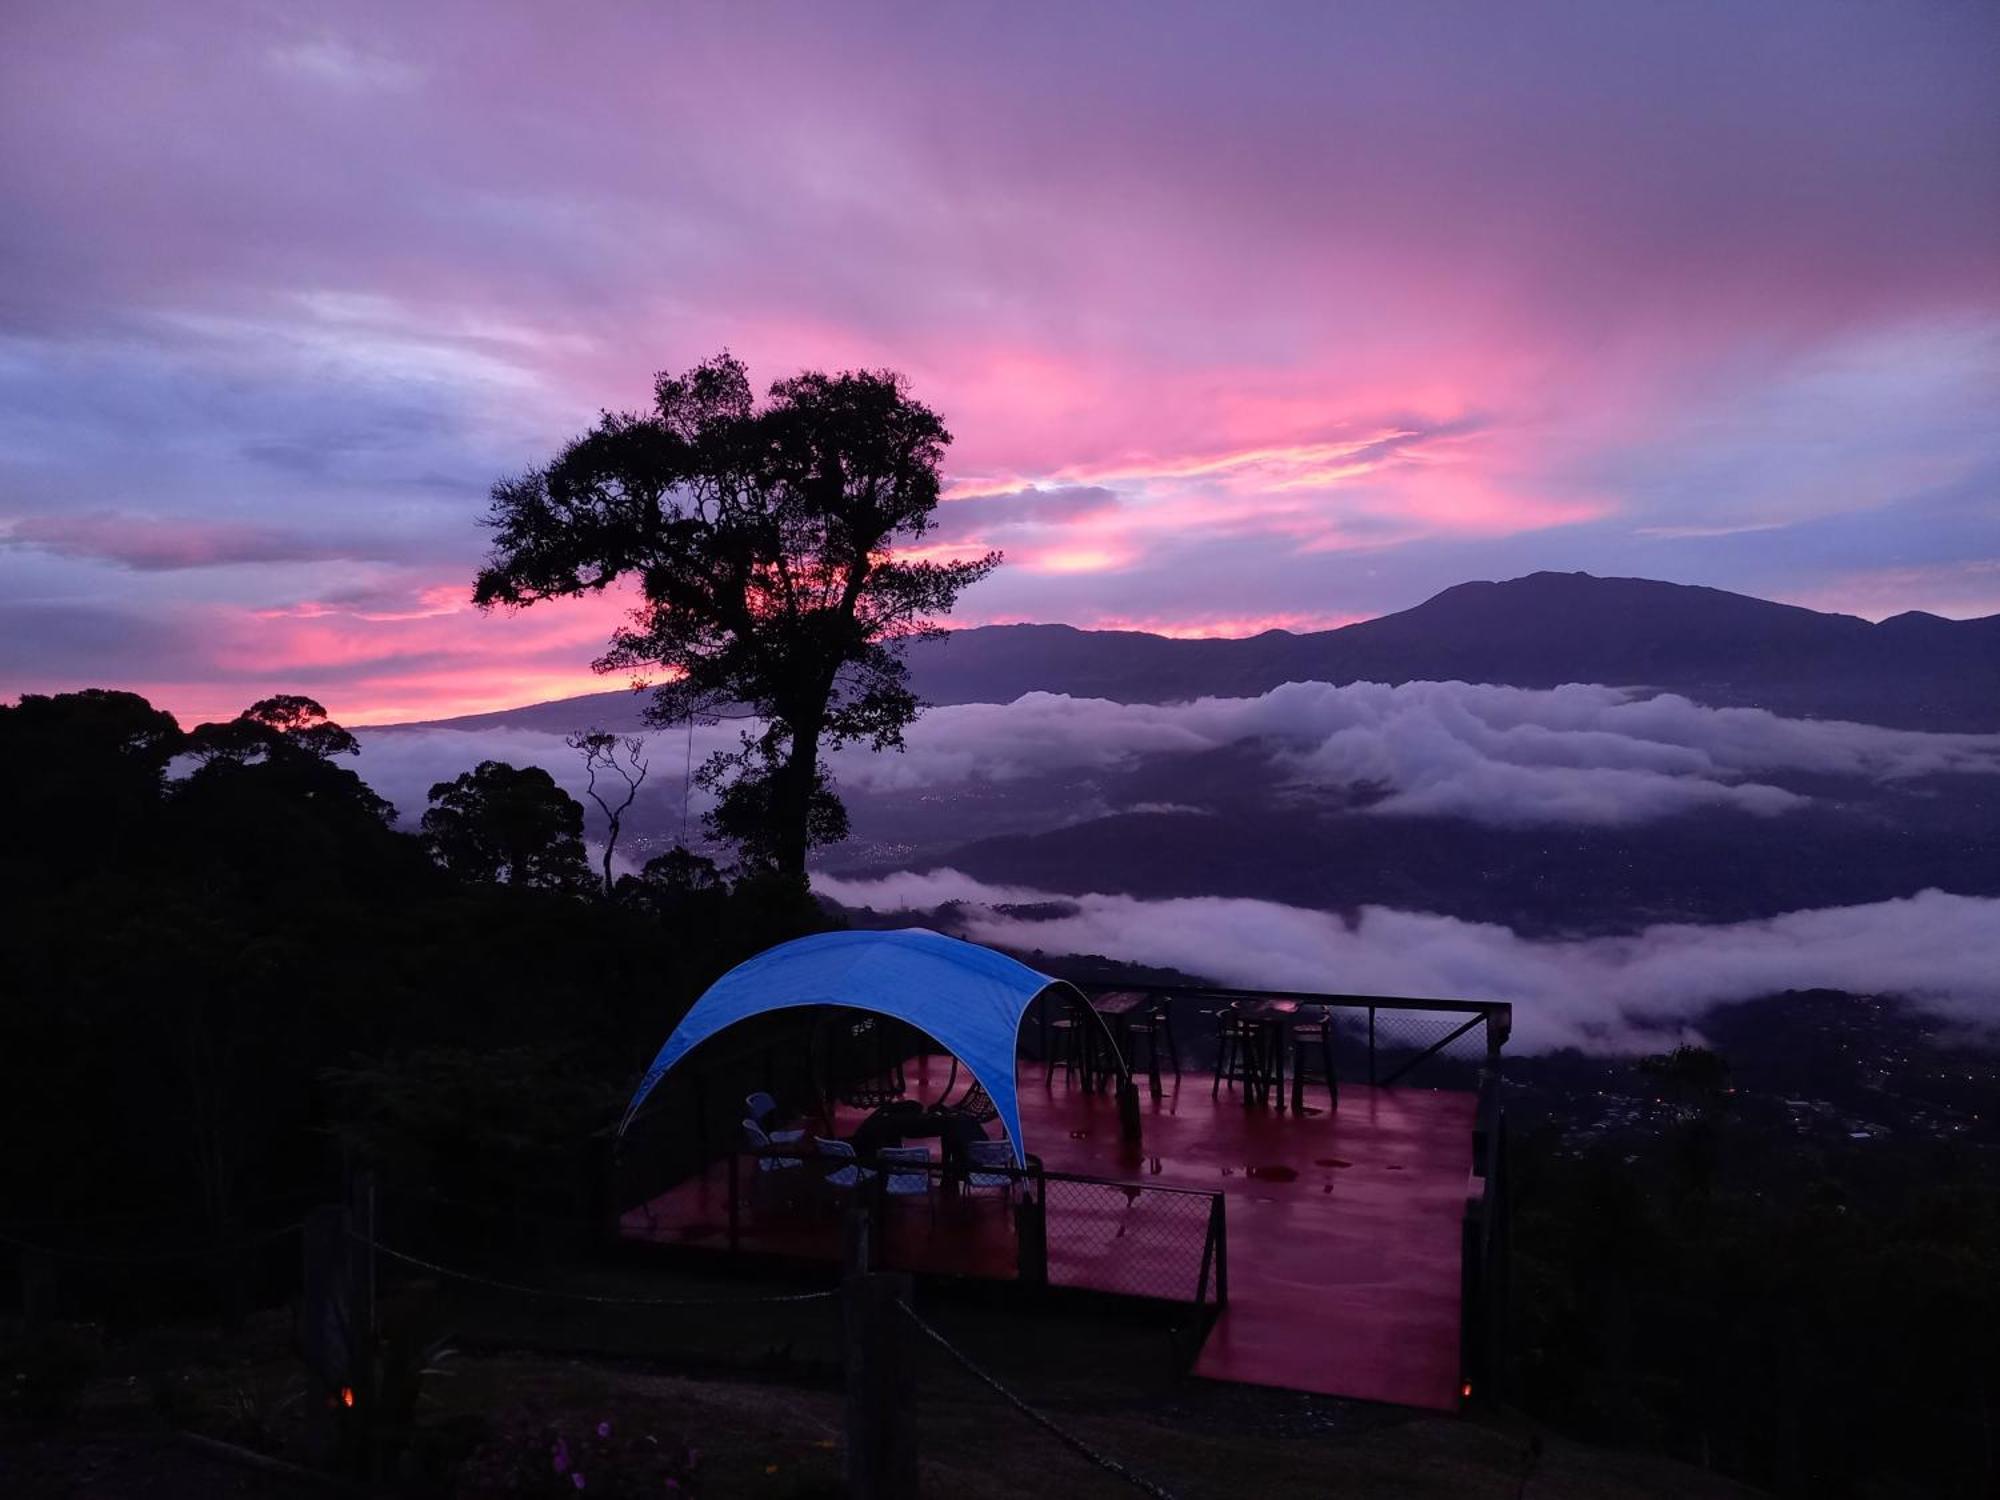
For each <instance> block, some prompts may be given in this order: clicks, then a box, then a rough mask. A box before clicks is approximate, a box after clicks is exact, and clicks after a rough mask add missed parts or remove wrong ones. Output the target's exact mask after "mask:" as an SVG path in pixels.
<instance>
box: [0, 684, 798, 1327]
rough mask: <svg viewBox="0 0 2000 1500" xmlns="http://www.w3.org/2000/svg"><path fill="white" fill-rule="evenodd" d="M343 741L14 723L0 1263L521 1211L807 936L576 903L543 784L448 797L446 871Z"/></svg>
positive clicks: (103, 717)
mask: <svg viewBox="0 0 2000 1500" xmlns="http://www.w3.org/2000/svg"><path fill="white" fill-rule="evenodd" d="M346 738H347V737H346V732H345V731H344V730H341V729H340V728H339V726H338V725H334V724H331V723H329V722H328V721H327V720H326V719H325V717H324V714H323V712H321V711H320V710H319V709H318V707H317V705H314V704H311V703H310V701H309V700H303V699H273V700H268V701H267V702H266V703H263V704H259V705H258V706H257V707H256V708H255V709H253V710H252V711H250V712H249V713H247V714H245V715H243V716H241V717H239V718H238V719H236V720H233V721H230V722H229V723H227V724H223V725H204V726H202V727H201V728H199V729H197V730H195V731H194V732H193V733H191V734H189V735H186V736H183V735H182V733H181V731H180V729H179V728H178V726H176V725H175V723H174V721H173V720H172V718H171V717H170V716H168V715H166V714H163V713H160V712H158V711H157V710H154V709H152V708H151V707H150V706H149V705H148V704H146V703H145V701H144V700H143V699H141V698H138V697H136V696H134V695H132V694H127V693H105V692H89V693H73V694H62V695H59V696H56V697H50V698H39V697H30V698H27V699H24V700H23V701H22V702H21V703H19V704H17V705H11V706H0V798H4V810H5V814H6V817H7V819H8V825H7V830H6V835H7V836H6V837H5V838H4V839H0V910H4V911H5V912H6V913H7V919H6V920H5V921H4V922H0V996H4V1003H0V1132H4V1137H5V1139H7V1140H8V1141H10V1142H13V1143H14V1149H10V1150H8V1151H6V1152H4V1153H0V1204H4V1205H5V1207H4V1209H0V1232H5V1233H9V1234H12V1235H14V1236H16V1237H18V1238H21V1239H27V1240H31V1241H34V1242H37V1243H40V1244H44V1245H51V1246H54V1247H57V1248H75V1249H89V1250H91V1251H102V1250H109V1251H112V1252H115V1253H118V1254H134V1255H141V1256H144V1255H148V1254H151V1253H153V1252H156V1251H160V1250H169V1251H171V1250H178V1249H182V1248H187V1247H193V1248H196V1249H199V1248H200V1247H202V1246H207V1245H221V1244H235V1243H238V1242H241V1241H244V1240H247V1239H251V1238H254V1237H255V1236H256V1235H258V1234H259V1233H262V1232H264V1231H266V1230H269V1229H271V1228H274V1227H276V1226H278V1225H281V1224H283V1223H285V1222H288V1221H290V1220H293V1219H296V1218H297V1217H298V1216H299V1214H300V1213H301V1212H302V1211H303V1210H304V1209H305V1208H306V1207H308V1206H310V1205H311V1204H313V1203H316V1202H324V1201H327V1200H329V1199H333V1198H338V1197H339V1196H340V1194H341V1191H342V1187H343V1182H344V1177H345V1170H346V1168H347V1167H348V1166H349V1165H350V1164H352V1163H355V1162H359V1161H367V1162H369V1163H371V1164H373V1165H374V1166H375V1167H376V1168H377V1171H378V1175H379V1176H380V1177H381V1178H382V1180H383V1183H384V1187H385V1190H387V1191H390V1192H395V1191H400V1190H403V1189H405V1188H418V1189H421V1190H423V1191H426V1192H436V1193H440V1194H447V1195H453V1196H459V1197H464V1198H470V1199H479V1198H492V1197H496V1196H497V1197H499V1198H500V1199H501V1200H502V1201H500V1202H499V1203H498V1204H497V1205H495V1206H496V1207H497V1208H498V1209H499V1210H500V1211H503V1212H504V1211H506V1210H507V1209H509V1208H510V1207H511V1206H512V1205H513V1204H514V1203H517V1202H528V1201H539V1200H540V1199H542V1198H545V1197H546V1195H548V1194H550V1193H551V1192H570V1193H572V1194H573V1192H574V1189H575V1187H576V1184H577V1183H579V1182H583V1181H586V1180H587V1177H588V1172H587V1170H586V1168H587V1166H588V1163H587V1161H586V1158H587V1157H588V1155H589V1153H591V1152H593V1151H596V1152H601V1151H602V1149H603V1138H602V1135H601V1131H602V1129H603V1127H604V1126H605V1125H606V1124H607V1123H608V1122H610V1121H612V1120H615V1118H616V1113H617V1107H618V1105H619V1104H620V1103H621V1102H622V1100H623V1099H624V1097H625V1095H626V1093H627V1092H628V1090H629V1085H630V1084H631V1082H632V1081H633V1080H634V1079H636V1077H637V1075H638V1074H639V1072H640V1071H641V1070H642V1069H643V1067H644V1065H645V1063H646V1062H647V1060H648V1059H649V1058H650V1056H651V1054H652V1051H653V1049H654V1048H656V1047H657V1046H658V1045H659V1042H660V1039H661V1037H662V1036H664V1035H665V1033H666V1031H667V1029H668V1028H669V1027H670V1026H671V1024H672V1022H673V1020H674V1018H675V1017H676V1016H677V1015H678V1014H679V1013H680V1011H681V1010H682V1009H684V1008H685V1006H686V1005H687V1004H688V1003H689V1002H690V1000H691V999H692V997H693V996H694V995H695V994H697V993H699V992H700V990H701V989H702V988H703V987H705V986H706V985H707V983H708V982H709V981H711V980H712V979H713V978H714V977H715V976H716V975H718V974H719V973H721V972H722V971H723V970H724V969H726V968H728V967H729V966H730V965H731V964H733V963H735V962H738V961H739V960H741V959H742V958H744V957H746V956H748V955H749V954H750V953H751V952H754V951H756V950H757V949H758V948H760V947H763V946H765V945H767V944H768V943H770V942H772V941H776V940H778V939H781V938H784V937H790V936H795V935H796V934H797V933H798V932H800V931H804V930H807V929H808V928H809V927H811V926H814V925H819V922H818V918H817V915H816V913H814V912H813V911H812V910H811V909H810V908H809V907H808V906H806V905H803V904H801V902H800V901H798V900H795V899H788V900H787V901H785V902H782V903H776V902H773V901H772V900H771V898H770V892H769V891H767V890H765V889H764V888H762V887H759V886H757V885H755V884H754V883H753V884H751V885H742V884H737V885H732V884H729V883H727V882H725V881H723V880H722V878H721V877H720V876H719V875H718V874H717V873H716V872H715V870H714V868H713V867H712V866H708V865H706V864H705V862H702V861H699V860H697V859H696V858H695V857H693V856H690V855H686V854H684V853H682V854H677V855H675V856H669V857H667V858H666V859H665V860H664V861H656V862H655V864H656V868H655V869H654V870H652V871H649V873H648V875H647V876H646V877H644V878H641V879H636V880H633V879H628V880H627V881H626V882H625V887H626V889H624V890H621V892H620V895H619V897H618V899H616V900H606V899H602V898H599V899H591V897H590V893H591V892H594V891H595V890H596V889H597V882H596V881H595V879H594V878H593V877H592V876H591V874H590V872H589V871H588V870H587V869H586V868H585V867H584V866H583V863H582V859H581V850H580V846H578V844H577V842H576V838H575V835H576V832H577V827H578V820H579V818H580V814H579V813H578V811H577V805H576V804H575V803H574V802H573V801H571V800H570V799H568V798H566V797H563V796H562V794H561V793H560V792H559V791H557V790H556V789H555V788H554V787H553V784H552V783H550V782H549V781H548V778H547V777H546V775H545V774H544V773H542V772H540V771H531V772H525V773H523V772H516V771H514V770H513V768H511V767H506V766H496V765H490V764H489V765H486V766H482V767H480V768H478V769H477V770H475V771H473V772H471V773H469V774H468V775H467V776H465V777H461V778H459V780H458V781H456V782H452V783H447V784H445V787H444V788H442V789H441V790H442V791H443V793H445V794H446V795H445V796H443V797H441V798H440V806H441V807H448V808H449V809H450V814H449V817H448V820H447V826H446V827H444V828H441V829H440V828H437V827H435V826H433V828H432V832H433V833H434V834H442V835H443V836H444V838H445V839H446V840H447V841H448V842H449V847H450V849H451V855H450V857H449V858H448V859H447V860H446V861H445V862H444V863H440V862H439V861H437V860H434V859H433V858H431V857H430V856H429V853H428V852H427V850H426V847H425V841H424V840H423V839H422V838H419V837H418V836H415V835H412V834H409V833H405V832H401V831H398V830H397V829H396V827H395V826H394V825H393V823H392V821H391V816H392V814H391V810H390V809H389V808H388V806H387V804H385V803H383V802H382V801H381V799H380V798H378V797H376V796H375V794H374V793H373V792H372V791H370V790H369V789H368V788H367V787H366V786H365V785H364V784H363V783H362V782H361V781H360V780H359V778H357V777H356V776H355V775H354V774H353V773H352V772H351V771H349V770H347V769H345V768H344V767H342V766H340V765H338V764H337V763H336V761H335V759H333V757H335V756H338V755H339V754H340V752H341V750H342V749H343V747H344V745H345V743H346ZM177 756H178V757H179V758H178V759H176V757H177ZM553 799H560V801H561V802H562V803H566V804H567V810H564V809H562V808H560V807H557V806H555V805H553ZM439 810H440V809H439V808H437V807H434V808H433V809H432V812H433V814H436V813H437V812H439ZM427 821H429V820H427ZM520 824H525V825H526V827H527V830H528V831H527V832H525V833H524V832H522V831H520V828H519V827H518V826H517V825H520ZM467 849H470V850H471V851H472V852H471V853H462V852H461V851H463V850H467ZM517 870H518V872H519V874H518V878H516V879H515V880H514V881H513V882H512V883H507V882H506V881H505V880H504V879H502V878H501V877H505V876H510V875H515V873H516V871H517ZM281 1248H282V1250H283V1257H282V1258H283V1259H284V1261H285V1262H286V1264H287V1265H288V1266H289V1267H290V1268H291V1270H290V1274H292V1275H294V1276H295V1275H296V1265H297V1254H298V1252H297V1247H296V1243H295V1242H294V1243H292V1244H291V1245H289V1246H286V1247H281ZM8 1254H9V1252H8V1251H6V1250H5V1249H4V1247H0V1277H7V1278H8V1279H9V1280H10V1281H11V1280H12V1273H11V1269H10V1265H11V1262H8V1261H6V1260H5V1259H4V1257H5V1256H6V1255H8ZM62 1267H63V1270H62V1287H63V1296H64V1304H63V1308H62V1309H60V1310H77V1311H91V1312H94V1311H98V1310H101V1306H102V1305H103V1304H104V1302H105V1301H107V1300H116V1301H118V1302H119V1303H120V1305H121V1306H125V1307H127V1308H128V1310H129V1311H130V1312H131V1313H132V1315H134V1316H145V1315H148V1314H149V1313H157V1312H159V1311H162V1310H164V1308H165V1305H166V1304H167V1303H168V1302H170V1301H173V1300H174V1299H181V1300H182V1301H188V1302H190V1305H196V1306H204V1307H207V1308H209V1309H211V1310H213V1309H215V1308H216V1307H217V1306H218V1302H217V1298H218V1296H220V1295H222V1293H221V1290H220V1289H219V1288H218V1287H217V1286H216V1285H215V1284H214V1280H215V1275H216V1274H217V1273H216V1263H215V1262H211V1261H208V1260H201V1261H188V1262H178V1263H175V1264H173V1265H170V1266H167V1267H165V1268H164V1269H149V1270H147V1271H146V1272H145V1273H144V1274H143V1275H141V1274H139V1273H137V1272H132V1273H128V1272H126V1271H124V1270H122V1269H121V1268H120V1267H119V1266H118V1265H114V1264H98V1263H93V1262H84V1261H76V1262H70V1261H64V1262H63V1263H62ZM254 1269H255V1267H254V1265H253V1264H252V1262H251V1261H249V1260H242V1259H238V1260H233V1261H230V1262H229V1265H228V1267H227V1271H228V1275H229V1276H230V1277H232V1278H237V1279H241V1278H243V1277H247V1276H250V1275H251V1274H252V1272H253V1271H254ZM280 1269H282V1268H280ZM225 1300H226V1299H225ZM93 1302H95V1303H96V1304H97V1305H96V1306H93V1305H91V1304H92V1303H93Z"/></svg>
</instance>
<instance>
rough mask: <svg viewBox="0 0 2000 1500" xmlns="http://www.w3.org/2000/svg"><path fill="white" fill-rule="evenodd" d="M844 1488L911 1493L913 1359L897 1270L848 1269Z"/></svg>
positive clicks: (913, 1498)
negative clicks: (859, 1271)
mask: <svg viewBox="0 0 2000 1500" xmlns="http://www.w3.org/2000/svg"><path fill="white" fill-rule="evenodd" d="M844 1298H845V1300H844V1306H845V1310H846V1314H847V1316H846V1320H845V1328H844V1330H843V1333H844V1338H843V1351H842V1352H843V1363H844V1365H845V1367H846V1373H847V1412H846V1428H847V1463H846V1480H847V1493H848V1494H849V1495H850V1496H852V1497H853V1500H917V1423H916V1411H915V1401H916V1359H915V1351H914V1350H913V1349H912V1348H911V1344H910V1333H911V1330H910V1328H909V1327H908V1324H907V1320H906V1318H905V1315H904V1313H903V1310H902V1309H903V1305H904V1304H906V1303H907V1302H908V1301H909V1299H910V1277H909V1274H908V1273H907V1272H901V1271H873V1272H868V1273H866V1274H863V1275H857V1276H851V1277H849V1278H848V1280H847V1285H846V1288H845V1293H844Z"/></svg>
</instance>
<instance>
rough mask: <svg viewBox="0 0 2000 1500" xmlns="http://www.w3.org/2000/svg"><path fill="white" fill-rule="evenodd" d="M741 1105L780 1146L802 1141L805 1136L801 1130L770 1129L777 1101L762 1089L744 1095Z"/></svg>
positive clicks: (776, 1113) (775, 1112) (775, 1118)
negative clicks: (746, 1095)
mask: <svg viewBox="0 0 2000 1500" xmlns="http://www.w3.org/2000/svg"><path fill="white" fill-rule="evenodd" d="M743 1107H744V1108H745V1109H747V1110H749V1111H750V1118H751V1119H752V1120H754V1121H756V1123H757V1124H758V1125H759V1126H761V1127H762V1128H763V1129H764V1131H765V1132H766V1133H767V1134H769V1136H770V1137H771V1139H772V1140H774V1141H776V1142H778V1144H780V1145H782V1146H789V1145H791V1144H792V1142H794V1141H802V1140H804V1139H805V1138H806V1133H805V1132H804V1131H803V1130H772V1129H771V1126H772V1125H773V1124H774V1123H776V1121H777V1119H778V1101H777V1100H776V1099H773V1098H772V1097H771V1096H770V1095H769V1094H767V1093H765V1092H764V1091H763V1090H762V1089H759V1090H758V1091H757V1092H756V1093H754V1094H751V1095H749V1096H748V1097H746V1098H745V1099H744V1101H743Z"/></svg>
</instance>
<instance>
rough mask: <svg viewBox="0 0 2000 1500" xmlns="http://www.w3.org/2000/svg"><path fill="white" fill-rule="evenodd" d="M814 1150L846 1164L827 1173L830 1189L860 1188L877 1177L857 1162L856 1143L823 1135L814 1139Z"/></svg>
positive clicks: (827, 1182)
mask: <svg viewBox="0 0 2000 1500" xmlns="http://www.w3.org/2000/svg"><path fill="white" fill-rule="evenodd" d="M813 1150H814V1151H816V1152H818V1153H819V1155H821V1156H823V1157H829V1158H831V1159H832V1160H834V1161H840V1162H845V1163H846V1165H845V1166H840V1167H834V1168H832V1169H830V1170H829V1171H828V1172H827V1174H826V1184H827V1186H828V1187H836V1188H852V1187H859V1186H860V1185H861V1184H862V1183H864V1182H866V1181H868V1179H869V1178H871V1177H873V1176H874V1175H875V1174H874V1173H873V1172H872V1171H870V1170H869V1169H868V1168H867V1167H864V1166H862V1165H861V1164H860V1163H859V1162H858V1161H856V1160H855V1157H854V1143H853V1142H852V1141H832V1140H828V1139H827V1138H826V1137H825V1136H823V1135H816V1136H814V1137H813Z"/></svg>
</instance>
